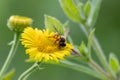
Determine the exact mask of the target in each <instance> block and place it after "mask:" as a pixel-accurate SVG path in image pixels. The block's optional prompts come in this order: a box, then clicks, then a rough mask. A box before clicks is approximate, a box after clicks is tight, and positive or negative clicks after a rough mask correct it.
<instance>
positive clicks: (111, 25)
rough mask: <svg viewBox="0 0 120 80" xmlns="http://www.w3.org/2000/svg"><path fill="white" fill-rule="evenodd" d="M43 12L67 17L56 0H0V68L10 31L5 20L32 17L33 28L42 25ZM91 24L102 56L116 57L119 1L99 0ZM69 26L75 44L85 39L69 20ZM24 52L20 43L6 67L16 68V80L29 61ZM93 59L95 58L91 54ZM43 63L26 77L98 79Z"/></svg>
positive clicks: (119, 47)
mask: <svg viewBox="0 0 120 80" xmlns="http://www.w3.org/2000/svg"><path fill="white" fill-rule="evenodd" d="M44 14H47V15H51V16H54V17H56V18H58V19H59V20H60V21H61V22H62V23H64V22H65V21H66V20H68V18H67V17H66V15H65V14H64V12H63V10H62V8H61V7H60V4H59V2H58V0H0V68H1V67H2V65H3V63H4V61H5V59H6V57H7V55H8V51H9V49H10V46H8V43H9V42H10V41H11V40H12V38H13V32H11V31H10V30H9V29H8V28H7V26H6V23H7V19H8V18H9V17H10V16H11V15H22V16H27V17H31V18H33V20H34V22H33V26H34V27H38V28H44ZM95 27H96V32H95V34H96V36H97V37H98V39H99V42H100V43H101V46H102V48H103V50H104V52H105V53H106V55H108V54H109V53H110V52H114V53H115V54H116V55H117V56H118V58H119V57H120V43H119V41H120V0H103V2H102V5H101V9H100V13H99V16H98V20H97V23H96V25H95ZM70 28H71V33H70V35H71V36H72V38H73V40H74V43H75V44H77V45H78V44H80V42H81V41H82V40H84V41H85V42H87V39H86V37H85V35H84V34H83V32H82V31H81V30H80V28H79V26H78V25H77V24H75V23H73V22H70ZM24 51H25V49H24V48H23V46H21V44H20V45H19V49H18V50H17V53H16V55H15V57H14V59H13V61H12V64H11V66H10V67H9V69H12V68H15V69H16V74H15V76H14V78H13V80H17V77H18V76H19V75H20V74H21V73H22V72H23V71H24V70H26V69H27V68H29V67H30V66H31V63H26V62H25V59H27V58H28V56H27V55H25V52H24ZM93 56H94V54H93ZM94 58H95V59H97V58H96V57H95V56H94ZM107 58H108V57H107ZM43 66H44V67H45V69H44V70H41V71H36V72H34V73H33V74H32V75H31V76H30V77H29V79H28V80H98V79H96V78H93V77H91V76H89V75H87V74H84V73H81V72H78V71H74V70H71V69H68V68H64V67H60V66H56V65H47V64H44V65H43Z"/></svg>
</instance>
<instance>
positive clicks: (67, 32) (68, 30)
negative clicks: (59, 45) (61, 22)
mask: <svg viewBox="0 0 120 80" xmlns="http://www.w3.org/2000/svg"><path fill="white" fill-rule="evenodd" d="M69 33H70V28H66V29H65V32H64V37H65V39H66V37H67V36H68V35H69Z"/></svg>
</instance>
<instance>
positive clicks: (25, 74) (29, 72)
mask: <svg viewBox="0 0 120 80" xmlns="http://www.w3.org/2000/svg"><path fill="white" fill-rule="evenodd" d="M38 68H39V67H38V64H37V62H36V63H34V64H33V65H32V66H31V67H30V68H28V69H27V70H26V71H24V72H23V73H22V74H21V75H20V76H19V78H18V80H26V79H27V77H28V76H29V75H30V74H31V73H32V72H34V71H35V70H37V69H38Z"/></svg>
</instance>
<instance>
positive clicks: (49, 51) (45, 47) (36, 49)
mask: <svg viewBox="0 0 120 80" xmlns="http://www.w3.org/2000/svg"><path fill="white" fill-rule="evenodd" d="M51 36H52V37H51ZM58 37H59V36H58ZM21 43H22V45H24V47H25V48H26V54H28V55H29V58H30V59H31V60H34V61H39V62H40V61H44V62H47V61H50V60H53V61H56V62H58V61H59V60H61V59H62V60H64V58H65V56H69V55H70V53H71V50H72V48H73V46H72V45H71V44H69V43H66V46H65V47H60V46H59V42H58V40H57V38H56V37H55V33H54V32H51V31H49V30H48V29H46V30H39V29H37V28H35V29H33V28H31V27H27V28H25V29H24V31H23V33H22V35H21Z"/></svg>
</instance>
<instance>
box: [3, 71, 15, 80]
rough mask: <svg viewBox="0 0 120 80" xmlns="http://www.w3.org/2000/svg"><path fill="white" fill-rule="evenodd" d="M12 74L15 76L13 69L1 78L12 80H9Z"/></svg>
mask: <svg viewBox="0 0 120 80" xmlns="http://www.w3.org/2000/svg"><path fill="white" fill-rule="evenodd" d="M14 74H15V69H12V70H11V71H10V72H8V73H7V74H6V75H5V76H4V77H3V79H2V80H12V79H11V78H12V77H13V75H14Z"/></svg>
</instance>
